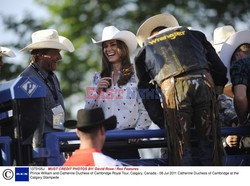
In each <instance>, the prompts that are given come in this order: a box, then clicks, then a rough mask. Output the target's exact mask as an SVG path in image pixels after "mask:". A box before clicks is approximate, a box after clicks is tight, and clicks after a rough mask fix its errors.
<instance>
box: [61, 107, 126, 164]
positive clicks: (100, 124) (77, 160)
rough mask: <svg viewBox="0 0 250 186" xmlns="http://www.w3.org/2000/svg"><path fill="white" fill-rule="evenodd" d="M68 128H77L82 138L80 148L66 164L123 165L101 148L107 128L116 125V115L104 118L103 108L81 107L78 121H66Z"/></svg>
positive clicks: (78, 134)
mask: <svg viewBox="0 0 250 186" xmlns="http://www.w3.org/2000/svg"><path fill="white" fill-rule="evenodd" d="M64 126H65V127H66V128H70V129H75V128H76V134H77V136H78V137H79V138H80V148H79V149H77V150H76V151H75V152H74V153H73V155H72V156H71V157H70V158H69V159H68V160H67V161H66V162H65V163H64V166H122V164H121V163H120V162H119V161H116V160H114V159H112V158H110V157H108V156H106V155H104V154H103V153H102V152H101V150H102V147H103V145H104V142H105V138H106V130H112V129H114V128H115V127H116V117H115V116H111V117H109V118H107V119H105V118H104V112H103V110H102V108H100V107H98V108H95V109H89V110H88V109H80V110H78V112H77V121H75V120H69V121H66V122H65V123H64Z"/></svg>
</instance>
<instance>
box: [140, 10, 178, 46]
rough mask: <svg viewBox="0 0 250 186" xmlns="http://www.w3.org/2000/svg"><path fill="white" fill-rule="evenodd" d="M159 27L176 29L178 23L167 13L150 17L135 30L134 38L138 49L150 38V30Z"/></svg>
mask: <svg viewBox="0 0 250 186" xmlns="http://www.w3.org/2000/svg"><path fill="white" fill-rule="evenodd" d="M160 26H164V27H176V26H179V23H178V21H177V20H176V18H175V17H174V16H173V15H171V14H168V13H164V14H158V15H155V16H153V17H150V18H149V19H147V20H146V21H145V22H144V23H142V25H141V26H140V27H139V29H138V30H137V33H136V37H137V42H138V44H139V45H140V47H142V46H143V42H144V41H145V40H146V39H147V38H148V37H149V36H150V34H151V32H152V30H153V29H155V28H157V27H160Z"/></svg>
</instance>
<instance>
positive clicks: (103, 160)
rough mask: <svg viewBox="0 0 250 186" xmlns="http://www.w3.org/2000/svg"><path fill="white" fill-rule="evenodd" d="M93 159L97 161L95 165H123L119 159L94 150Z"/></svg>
mask: <svg viewBox="0 0 250 186" xmlns="http://www.w3.org/2000/svg"><path fill="white" fill-rule="evenodd" d="M93 159H94V162H95V166H121V165H122V164H121V163H120V162H119V161H116V160H114V159H113V158H111V157H109V156H106V155H104V154H103V153H101V152H93Z"/></svg>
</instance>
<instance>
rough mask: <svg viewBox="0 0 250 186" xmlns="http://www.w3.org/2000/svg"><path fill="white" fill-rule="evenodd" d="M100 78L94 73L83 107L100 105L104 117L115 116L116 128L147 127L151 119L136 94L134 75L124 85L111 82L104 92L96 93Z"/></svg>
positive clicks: (88, 107) (137, 128)
mask: <svg viewBox="0 0 250 186" xmlns="http://www.w3.org/2000/svg"><path fill="white" fill-rule="evenodd" d="M100 79H101V76H100V73H95V75H94V77H93V81H92V86H91V87H88V88H87V99H86V105H85V108H86V109H92V108H96V107H101V108H103V111H104V114H105V118H108V117H110V116H112V115H115V116H116V117H117V127H116V130H124V129H129V128H135V129H136V130H144V129H148V127H149V126H150V125H151V120H150V118H149V115H148V113H147V111H146V110H145V108H144V106H143V103H142V100H141V99H140V96H139V94H138V91H137V81H136V78H135V75H132V77H131V78H130V80H129V82H128V83H127V84H126V85H122V86H120V87H118V85H117V84H116V85H113V84H112V85H111V87H110V88H109V89H107V90H106V92H104V91H102V92H101V93H100V94H97V93H96V87H97V85H98V82H99V80H100Z"/></svg>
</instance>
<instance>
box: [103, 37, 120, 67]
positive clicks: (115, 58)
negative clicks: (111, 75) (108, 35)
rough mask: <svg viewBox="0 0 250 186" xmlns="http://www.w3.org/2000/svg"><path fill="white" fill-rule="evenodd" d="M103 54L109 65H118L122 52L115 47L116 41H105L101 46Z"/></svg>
mask: <svg viewBox="0 0 250 186" xmlns="http://www.w3.org/2000/svg"><path fill="white" fill-rule="evenodd" d="M102 48H103V53H104V55H105V56H106V58H107V59H108V60H109V62H110V63H120V62H121V56H122V51H121V49H119V48H118V46H117V41H116V40H109V41H105V42H103V44H102Z"/></svg>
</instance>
